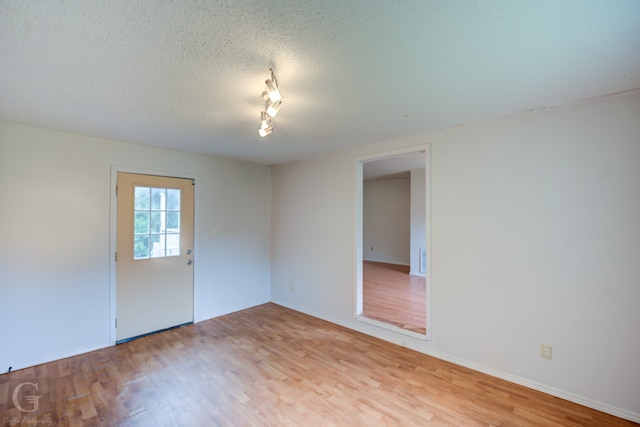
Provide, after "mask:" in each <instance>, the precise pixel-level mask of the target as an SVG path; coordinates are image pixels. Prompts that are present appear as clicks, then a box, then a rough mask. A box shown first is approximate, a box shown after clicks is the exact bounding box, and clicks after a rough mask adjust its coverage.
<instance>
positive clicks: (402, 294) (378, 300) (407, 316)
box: [362, 261, 426, 334]
mask: <svg viewBox="0 0 640 427" xmlns="http://www.w3.org/2000/svg"><path fill="white" fill-rule="evenodd" d="M362 315H363V316H365V317H368V318H370V319H375V320H380V321H383V322H385V323H389V324H391V325H395V326H397V327H399V328H403V329H408V330H410V331H414V332H419V333H421V334H424V333H425V331H426V282H425V278H424V277H420V276H411V275H409V267H408V266H399V265H394V264H385V263H379V262H371V261H364V262H363V263H362Z"/></svg>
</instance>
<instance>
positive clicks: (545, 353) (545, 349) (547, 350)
mask: <svg viewBox="0 0 640 427" xmlns="http://www.w3.org/2000/svg"><path fill="white" fill-rule="evenodd" d="M552 356H553V347H551V346H550V345H547V344H542V346H541V347H540V357H542V358H543V359H548V360H551V359H552Z"/></svg>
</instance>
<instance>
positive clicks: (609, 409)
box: [271, 300, 640, 423]
mask: <svg viewBox="0 0 640 427" xmlns="http://www.w3.org/2000/svg"><path fill="white" fill-rule="evenodd" d="M271 302H273V303H274V304H278V305H281V306H283V307H286V308H290V309H291V310H295V311H299V312H301V313H304V314H308V315H309V316H313V317H317V318H318V319H322V320H326V321H327V322H331V323H334V324H336V325H339V326H343V327H345V328H347V329H351V330H354V331H357V332H361V333H363V334H365V335H370V336H373V337H375V338H379V339H381V340H384V341H388V342H391V343H393V344H396V345H400V346H403V347H407V348H411V349H412V350H415V351H417V352H420V353H423V354H426V355H428V356H432V357H435V358H437V359H441V360H446V361H447V362H451V363H453V364H456V365H459V366H463V367H465V368H469V369H473V370H474V371H478V372H482V373H483V374H487V375H491V376H492V377H496V378H500V379H503V380H505V381H509V382H511V383H514V384H518V385H521V386H524V387H527V388H530V389H533V390H537V391H540V392H542V393H546V394H548V395H551V396H555V397H558V398H560V399H564V400H567V401H569V402H573V403H577V404H579V405H582V406H586V407H588V408H591V409H595V410H597V411H601V412H604V413H607V414H610V415H614V416H616V417H619V418H624V419H626V420H630V421H633V422H636V423H640V413H636V412H631V411H628V410H626V409H622V408H618V407H616V406H613V405H609V404H607V403H603V402H599V401H597V400H593V399H589V398H586V397H583V396H580V395H577V394H574V393H571V392H568V391H566V390H562V389H558V388H555V387H551V386H548V385H546V384H542V383H539V382H536V381H532V380H529V379H527V378H522V377H519V376H517V375H513V374H509V373H507V372H503V371H500V370H498V369H493V368H489V367H487V366H484V365H481V364H479V363H475V362H471V361H469V360H465V359H461V358H459V357H455V356H451V355H449V354H446V353H441V352H438V351H434V350H430V349H425V348H421V347H417V346H412V345H407V343H406V338H405V339H403V337H402V336H398V335H396V334H395V333H393V332H391V331H387V330H380V332H379V333H372V332H371V330H370V329H368V328H364V327H363V328H359V327H358V326H359V325H358V323H355V324H354V323H351V322H345V321H344V320H340V319H335V318H332V317H331V316H326V315H324V314H322V313H317V312H314V311H313V310H308V309H306V308H304V307H299V306H296V305H292V304H289V303H286V302H284V301H278V300H272V301H271ZM363 326H364V325H363Z"/></svg>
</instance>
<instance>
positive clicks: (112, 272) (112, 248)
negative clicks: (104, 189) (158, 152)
mask: <svg viewBox="0 0 640 427" xmlns="http://www.w3.org/2000/svg"><path fill="white" fill-rule="evenodd" d="M119 173H134V174H139V175H155V176H165V177H169V178H183V179H191V180H193V181H194V182H196V183H197V182H198V176H197V175H194V174H190V173H182V172H175V171H173V172H169V171H166V170H156V169H140V168H131V167H125V166H111V186H110V189H109V345H111V346H114V345H116V339H117V338H116V336H117V335H116V333H117V330H116V317H117V313H118V311H117V301H118V300H117V289H118V287H117V275H116V272H117V270H116V269H117V263H116V258H115V254H116V249H117V246H116V242H117V232H118V221H117V217H118V215H117V214H118V198H117V197H116V186H117V184H118V174H119ZM197 187H198V186H197V185H196V186H195V188H194V189H193V249H194V250H193V255H194V258H193V259H194V268H193V320H194V322H195V319H196V305H195V295H196V274H197V268H196V266H197V265H198V263H197V262H195V259H196V257H197V253H198V251H197V249H196V248H197V247H198V241H197V235H198V233H197V230H198V213H197V211H196V207H197V206H198V190H197Z"/></svg>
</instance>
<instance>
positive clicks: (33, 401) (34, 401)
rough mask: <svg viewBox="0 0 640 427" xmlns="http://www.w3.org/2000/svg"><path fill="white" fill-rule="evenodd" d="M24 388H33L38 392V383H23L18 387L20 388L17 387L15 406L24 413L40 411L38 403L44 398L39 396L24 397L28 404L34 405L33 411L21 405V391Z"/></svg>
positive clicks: (14, 399)
mask: <svg viewBox="0 0 640 427" xmlns="http://www.w3.org/2000/svg"><path fill="white" fill-rule="evenodd" d="M24 386H32V387H33V388H35V389H36V391H38V383H21V384H20V385H18V387H16V389H15V390H13V404H14V405H15V406H16V408H18V409H19V410H20V411H22V412H35V411H37V410H38V401H39V400H40V398H41V397H42V396H38V395H35V396H24V398H25V399H26V400H27V402H29V403H31V404H32V405H33V409H24V408H23V407H22V405H21V404H20V399H19V397H20V389H22V387H24Z"/></svg>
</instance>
